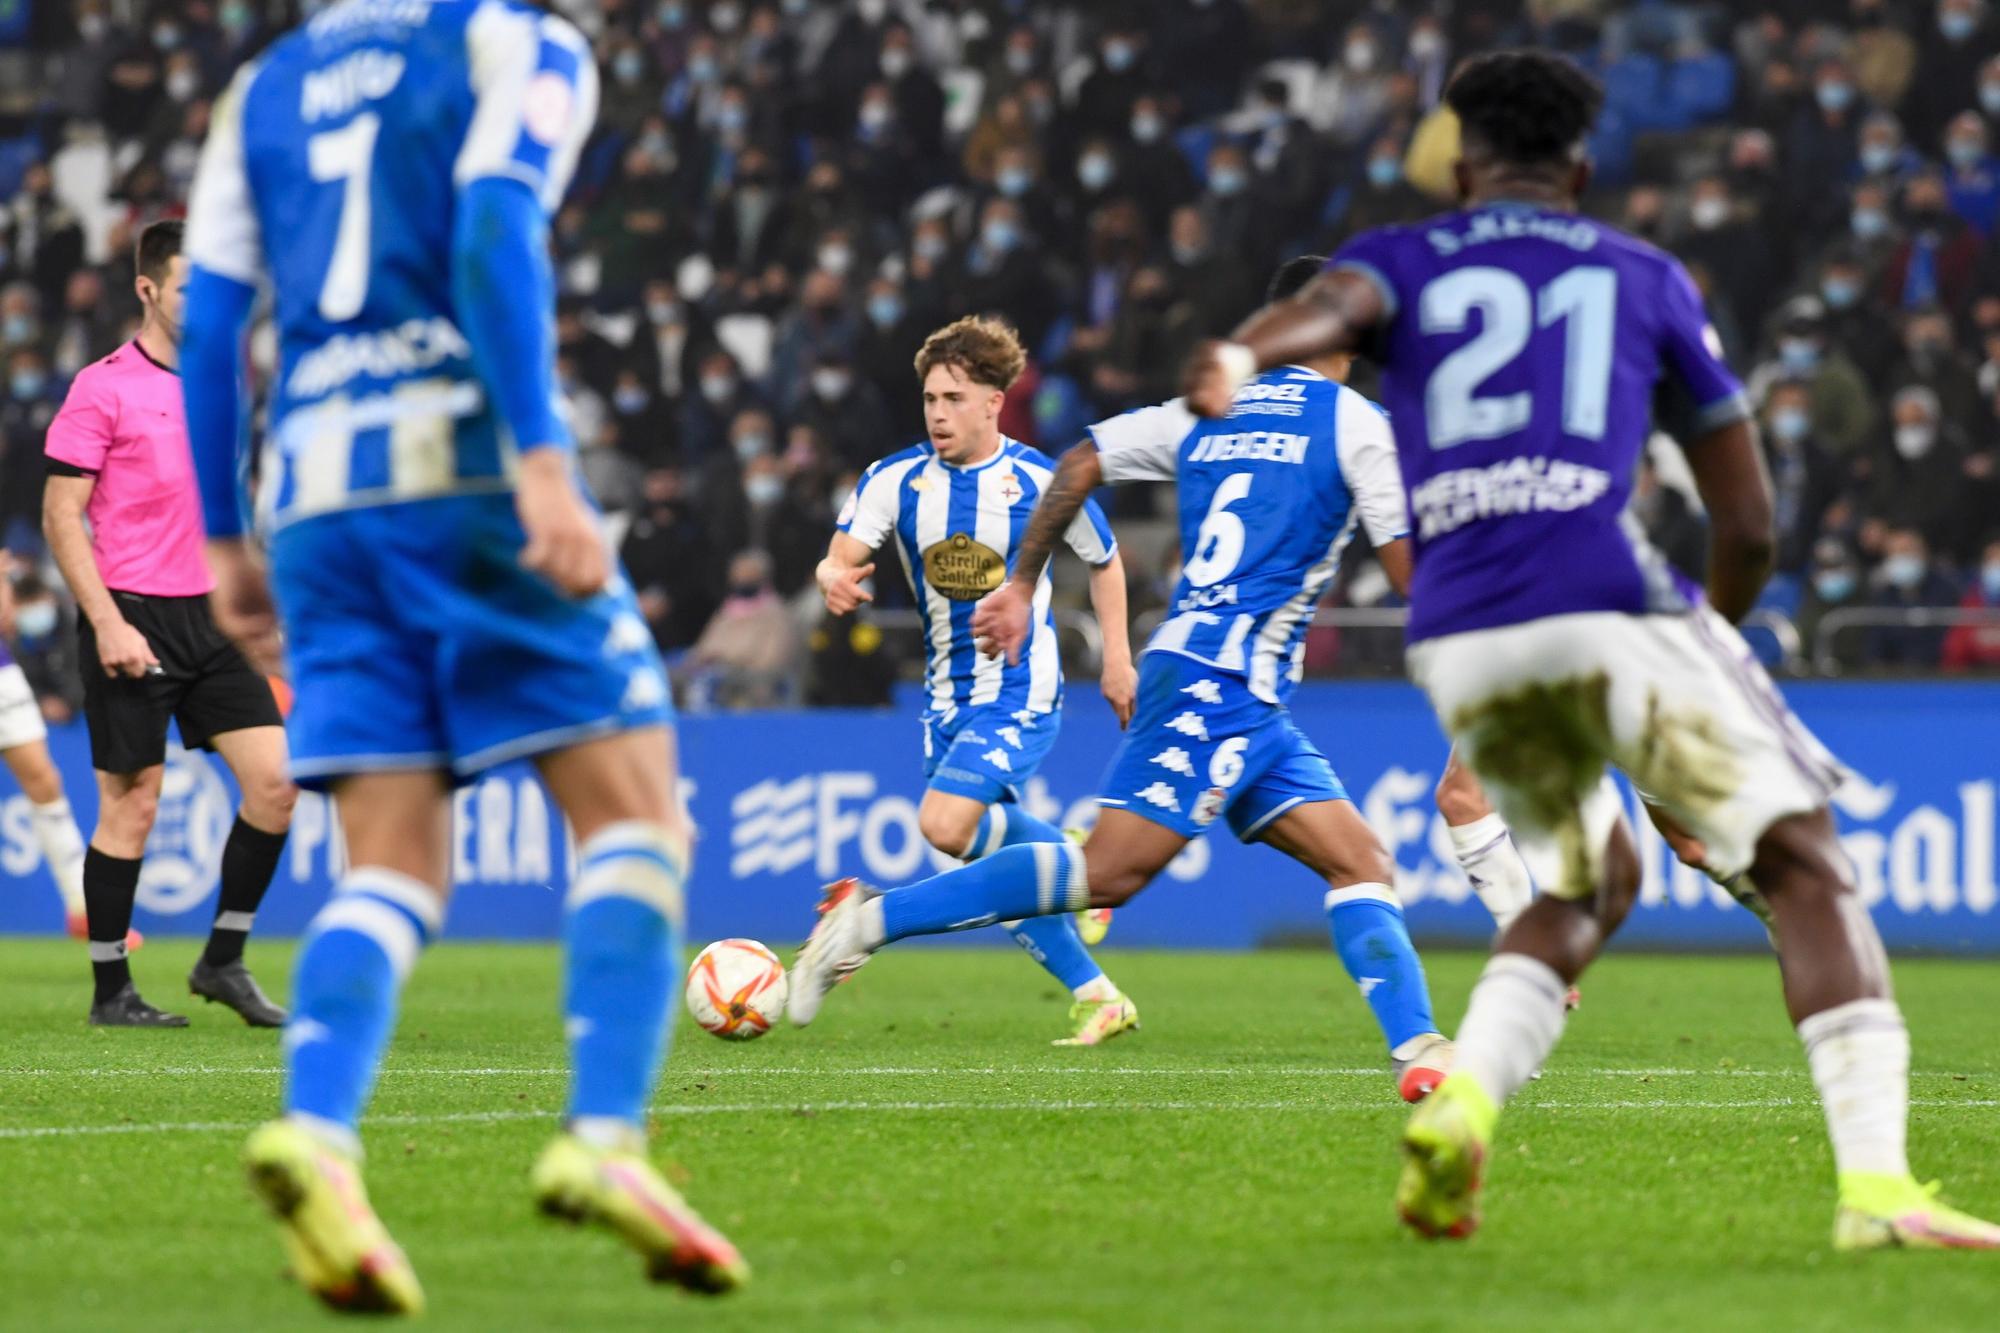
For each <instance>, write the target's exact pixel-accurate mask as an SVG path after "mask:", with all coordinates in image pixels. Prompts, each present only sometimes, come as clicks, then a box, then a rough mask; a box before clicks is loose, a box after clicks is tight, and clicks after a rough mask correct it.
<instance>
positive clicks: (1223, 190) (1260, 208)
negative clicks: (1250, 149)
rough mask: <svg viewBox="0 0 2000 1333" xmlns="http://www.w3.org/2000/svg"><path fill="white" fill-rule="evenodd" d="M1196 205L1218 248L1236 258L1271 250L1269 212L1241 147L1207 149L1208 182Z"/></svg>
mask: <svg viewBox="0 0 2000 1333" xmlns="http://www.w3.org/2000/svg"><path fill="white" fill-rule="evenodd" d="M1199 202H1200V206H1201V212H1202V220H1203V222H1205V223H1206V224H1207V226H1208V234H1209V239H1210V240H1211V241H1212V242H1213V243H1214V244H1215V245H1216V246H1217V247H1218V248H1220V249H1223V250H1227V251H1229V252H1230V253H1232V254H1240V255H1260V254H1266V253H1268V252H1269V251H1270V250H1271V248H1272V246H1273V244H1274V243H1275V237H1274V236H1273V233H1272V216H1271V210H1270V208H1269V206H1268V201H1267V200H1266V198H1265V194H1264V191H1263V189H1262V187H1261V185H1260V183H1259V182H1258V180H1257V179H1256V177H1255V176H1254V175H1253V174H1252V173H1251V170H1250V159H1249V158H1248V157H1247V156H1245V155H1244V152H1243V150H1242V149H1241V148H1238V147H1237V146H1236V145H1234V144H1229V143H1223V144H1217V145H1216V146H1215V147H1214V148H1213V149H1212V150H1210V152H1209V155H1208V179H1207V181H1206V182H1205V185H1204V188H1203V190H1202V194H1201V199H1200V201H1199Z"/></svg>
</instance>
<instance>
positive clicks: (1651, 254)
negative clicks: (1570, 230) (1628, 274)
mask: <svg viewBox="0 0 2000 1333" xmlns="http://www.w3.org/2000/svg"><path fill="white" fill-rule="evenodd" d="M1577 222H1578V223H1579V224H1581V225H1582V226H1584V227H1586V228H1588V229H1589V232H1590V233H1591V234H1592V235H1594V236H1595V237H1596V248H1597V249H1598V250H1599V251H1600V252H1601V253H1603V254H1604V255H1606V256H1608V257H1610V258H1612V259H1614V260H1619V261H1623V262H1624V263H1625V264H1627V265H1629V266H1631V267H1633V268H1636V269H1641V270H1645V271H1648V272H1651V273H1655V274H1666V273H1673V272H1678V271H1679V270H1680V267H1681V261H1680V260H1679V259H1677V258H1675V257H1674V256H1673V255H1672V254H1670V253H1669V252H1667V251H1666V250H1663V249H1661V248H1660V247H1659V246H1657V245H1655V244H1653V243H1652V242H1651V241H1649V240H1647V239H1646V238H1645V237H1643V236H1638V235H1634V234H1633V233H1632V232H1629V231H1626V230H1625V229H1624V228H1623V227H1619V226H1617V225H1615V224H1613V223H1610V222H1606V221H1604V220H1603V219H1602V218H1591V217H1578V218H1577Z"/></svg>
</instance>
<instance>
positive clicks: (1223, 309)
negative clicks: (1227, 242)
mask: <svg viewBox="0 0 2000 1333" xmlns="http://www.w3.org/2000/svg"><path fill="white" fill-rule="evenodd" d="M1166 257H1167V272H1168V274H1169V276H1170V277H1171V278H1172V280H1173V285H1174V290H1175V291H1176V292H1178V293H1180V295H1181V298H1182V299H1183V300H1184V301H1186V302H1187V304H1188V307H1189V312H1190V317H1191V318H1192V319H1193V320H1194V321H1195V323H1196V324H1197V326H1199V327H1201V328H1204V329H1226V328H1229V327H1230V326H1232V325H1233V324H1235V323H1236V322H1237V321H1238V320H1240V319H1241V318H1242V317H1243V316H1244V314H1245V313H1247V312H1248V311H1250V310H1252V309H1254V308H1255V307H1256V302H1257V291H1258V288H1257V278H1256V275H1255V274H1254V273H1253V272H1252V271H1251V270H1250V268H1249V266H1248V265H1246V264H1245V263H1244V262H1243V261H1242V259H1241V257H1240V256H1238V255H1237V254H1236V253H1235V252H1234V251H1229V250H1220V249H1218V248H1217V247H1216V246H1215V244H1214V242H1213V241H1212V240H1211V239H1210V237H1209V232H1208V220H1207V218H1206V217H1205V216H1204V214H1203V213H1202V210H1201V209H1200V208H1198V207H1196V206H1194V205H1193V204H1184V205H1182V206H1181V207H1179V208H1176V209H1175V210H1174V211H1173V216H1172V217H1170V218H1169V219H1168V221H1167V256H1166Z"/></svg>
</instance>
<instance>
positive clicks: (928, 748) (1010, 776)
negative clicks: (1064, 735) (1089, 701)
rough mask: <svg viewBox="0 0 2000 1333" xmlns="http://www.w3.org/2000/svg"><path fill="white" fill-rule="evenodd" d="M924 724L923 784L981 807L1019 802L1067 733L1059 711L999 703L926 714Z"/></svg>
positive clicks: (923, 719)
mask: <svg viewBox="0 0 2000 1333" xmlns="http://www.w3.org/2000/svg"><path fill="white" fill-rule="evenodd" d="M922 722H923V727H924V785H925V786H927V787H929V788H930V789H931V790H932V791H942V792H950V793H951V794H952V795H954V796H970V797H971V798H972V799H973V800H975V801H978V802H980V803H981V804H982V805H994V804H996V803H998V802H1001V801H1014V800H1018V799H1019V793H1018V792H1017V791H1016V790H1015V788H1016V786H1017V785H1018V784H1020V783H1023V782H1026V781H1027V780H1028V779H1029V778H1031V777H1033V776H1034V775H1035V770H1036V769H1038V768H1040V767H1041V766H1042V760H1043V759H1045V758H1047V757H1048V753H1049V750H1050V749H1051V748H1052V747H1053V746H1054V745H1055V743H1056V735H1057V733H1058V732H1060V731H1061V730H1062V714H1061V713H1059V712H1058V713H1036V712H1031V711H1029V710H1028V709H1009V708H1005V707H1003V706H1002V705H999V704H987V705H984V706H982V707H979V708H958V709H954V710H953V711H951V712H950V713H936V712H926V713H925V714H924V715H923V718H922Z"/></svg>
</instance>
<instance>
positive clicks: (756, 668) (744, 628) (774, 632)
mask: <svg viewBox="0 0 2000 1333" xmlns="http://www.w3.org/2000/svg"><path fill="white" fill-rule="evenodd" d="M804 649H805V643H804V638H803V636H802V635H801V634H800V632H799V625H798V621H797V620H796V619H795V618H794V617H793V615H792V612H791V610H790V608H788V607H787V606H786V605H785V603H784V601H783V600H782V599H781V598H780V597H779V596H778V593H777V589H776V588H775V587H774V586H773V584H772V581H771V557H770V556H769V555H767V554H766V553H765V552H763V551H759V550H746V551H743V552H741V553H740V554H738V555H737V556H736V557H735V558H734V559H732V560H731V561H730V562H729V585H728V590H727V594H726V595H725V596H724V597H723V599H722V605H721V606H719V607H717V608H716V611H715V614H714V615H713V616H712V617H710V619H709V622H708V625H707V627H706V628H705V629H703V630H702V632H701V637H700V638H699V639H697V640H696V641H695V645H694V647H693V648H692V649H690V650H689V652H688V655H687V657H686V659H685V660H683V662H682V663H681V665H680V666H679V667H678V668H677V669H676V670H675V673H674V674H675V676H676V677H677V678H678V679H679V680H680V681H681V682H682V683H683V685H684V687H686V688H688V689H689V690H690V691H691V692H692V693H694V694H697V695H701V694H706V695H707V696H708V697H709V698H710V699H711V700H712V701H713V703H714V704H715V706H717V707H720V708H726V709H746V708H774V707H777V706H779V705H781V704H785V703H794V702H796V701H797V697H798V691H799V679H798V676H799V670H800V667H801V666H802V665H803V661H804V656H805V653H804Z"/></svg>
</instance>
